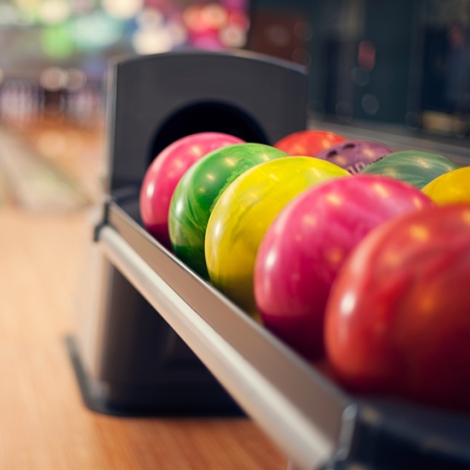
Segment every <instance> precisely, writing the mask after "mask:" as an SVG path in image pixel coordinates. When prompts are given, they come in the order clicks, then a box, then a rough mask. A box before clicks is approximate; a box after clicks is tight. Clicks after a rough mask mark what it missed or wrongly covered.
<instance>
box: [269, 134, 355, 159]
mask: <svg viewBox="0 0 470 470" xmlns="http://www.w3.org/2000/svg"><path fill="white" fill-rule="evenodd" d="M345 140H346V139H345V138H344V137H342V136H340V135H338V134H334V133H333V132H327V131H317V130H306V131H299V132H294V133H293V134H289V135H288V136H286V137H284V138H282V139H281V140H279V141H278V142H276V143H275V144H274V147H276V148H278V149H280V150H283V151H284V152H286V153H288V154H289V155H294V156H308V157H316V156H317V154H319V153H320V152H322V151H323V150H325V149H327V148H330V147H331V146H333V145H335V144H337V143H338V142H343V141H345Z"/></svg>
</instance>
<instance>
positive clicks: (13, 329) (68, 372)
mask: <svg viewBox="0 0 470 470" xmlns="http://www.w3.org/2000/svg"><path fill="white" fill-rule="evenodd" d="M87 217H88V216H87V213H86V211H85V210H83V209H81V210H75V211H69V212H66V213H62V214H55V215H54V214H51V213H47V211H46V212H32V211H26V210H24V209H20V208H18V207H17V206H16V205H14V204H9V203H7V202H3V204H2V205H0V469H1V470H4V469H5V470H16V469H22V470H23V469H25V470H29V469H40V470H51V469H60V470H67V469H77V470H88V469H90V470H92V469H97V470H98V469H99V470H107V469H109V470H118V469H132V470H134V469H136V470H137V469H171V470H175V469H181V470H183V469H188V470H189V469H204V470H207V469H217V470H221V469H224V470H227V469H228V470H230V469H240V470H242V469H250V470H256V469H260V470H261V469H263V470H269V469H280V470H282V469H284V468H285V465H286V461H285V458H284V456H283V455H282V454H281V453H280V452H279V451H278V450H277V448H276V447H274V446H273V445H272V444H271V442H270V441H269V440H268V439H267V438H266V437H265V436H264V434H263V433H262V432H261V431H260V430H259V428H258V427H257V426H256V424H255V423H253V422H251V421H250V420H248V419H204V420H201V419H153V418H152V419H129V418H116V417H110V416H105V415H100V414H96V413H93V412H91V411H89V410H88V409H87V408H85V407H84V405H83V403H82V400H81V396H80V394H79V389H78V386H77V383H76V380H75V376H74V373H73V369H72V366H71V364H70V361H69V357H68V355H67V351H66V347H65V343H64V339H65V336H66V335H68V334H70V333H73V328H74V320H73V319H74V308H75V307H74V306H75V305H76V302H75V300H76V295H77V286H78V284H79V283H80V279H79V277H80V275H82V272H81V271H80V268H79V266H80V265H81V263H82V255H83V248H84V244H86V243H88V240H89V238H90V233H89V224H88V223H87Z"/></svg>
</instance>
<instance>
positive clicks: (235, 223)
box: [206, 157, 350, 315]
mask: <svg viewBox="0 0 470 470" xmlns="http://www.w3.org/2000/svg"><path fill="white" fill-rule="evenodd" d="M338 177H350V175H349V173H348V172H347V171H346V170H344V169H343V168H340V167H339V166H336V165H333V164H332V163H329V162H325V161H323V160H319V159H318V158H310V157H289V158H281V159H278V160H274V161H272V162H268V163H264V164H262V165H258V166H257V167H256V168H253V169H251V170H249V171H247V172H246V173H244V174H243V175H242V176H240V177H239V178H238V179H237V180H236V181H234V182H233V183H232V184H231V185H230V186H229V187H228V188H227V190H226V191H225V192H224V194H223V195H222V197H221V198H220V199H219V201H218V202H217V204H216V205H215V207H214V210H213V211H212V214H211V217H210V220H209V224H208V226H207V233H206V261H207V268H208V270H209V275H210V279H211V281H212V282H213V284H214V285H215V286H216V287H217V288H218V289H219V290H221V291H222V292H223V293H225V294H226V295H227V296H228V297H229V298H231V299H232V300H233V301H235V303H237V304H238V305H240V306H241V307H242V308H243V309H244V310H245V311H246V312H247V313H249V314H252V315H255V314H256V307H255V300H254V292H253V270H254V265H255V258H256V254H257V252H258V247H259V245H260V243H261V241H262V239H263V237H264V235H265V233H266V231H267V229H268V228H269V226H270V225H271V223H272V222H273V220H274V219H275V217H276V216H277V215H278V214H279V212H280V211H281V210H282V209H283V208H284V207H285V206H286V204H287V203H288V202H290V201H291V200H292V199H293V198H294V197H295V196H297V195H298V194H300V193H301V192H302V191H304V190H305V189H307V188H309V187H311V186H314V185H317V184H320V183H322V182H324V181H328V180H329V179H332V178H338Z"/></svg>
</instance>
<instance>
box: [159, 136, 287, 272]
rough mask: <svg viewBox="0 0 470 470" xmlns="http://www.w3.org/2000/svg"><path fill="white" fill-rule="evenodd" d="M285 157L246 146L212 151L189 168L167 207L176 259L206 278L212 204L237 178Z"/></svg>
mask: <svg viewBox="0 0 470 470" xmlns="http://www.w3.org/2000/svg"><path fill="white" fill-rule="evenodd" d="M285 156H286V153H285V152H283V151H282V150H278V149H275V148H274V147H270V146H269V145H262V144H252V143H250V144H248V143H245V144H236V145H231V146H229V147H224V148H221V149H218V150H214V151H213V152H211V153H209V154H208V155H206V156H205V157H203V158H202V159H200V160H198V161H197V162H196V163H195V164H194V165H193V166H191V168H190V169H189V170H188V171H187V172H186V173H185V174H184V176H183V177H182V178H181V180H180V182H179V183H178V185H177V187H176V190H175V192H174V194H173V197H172V199H171V203H170V213H169V220H168V222H169V229H170V240H171V245H172V247H173V251H174V253H175V254H176V256H178V258H180V259H181V260H182V261H183V262H184V263H186V264H187V265H188V266H189V267H191V268H192V269H193V270H194V271H196V272H197V273H198V274H200V275H201V276H203V277H205V278H207V277H208V274H207V268H206V261H205V256H204V237H205V233H206V226H207V221H208V220H209V215H210V213H211V211H212V208H213V207H214V204H215V203H216V201H217V200H218V198H219V197H220V195H221V194H222V193H223V192H224V190H225V188H226V187H227V186H228V185H229V184H230V183H231V182H232V181H234V180H235V178H237V176H239V175H241V174H242V173H243V172H245V171H246V170H248V169H250V168H252V167H253V166H255V165H258V164H260V163H264V162H267V161H269V160H273V159H276V158H280V157H285Z"/></svg>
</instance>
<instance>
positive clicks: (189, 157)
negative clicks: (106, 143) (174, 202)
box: [139, 132, 244, 248]
mask: <svg viewBox="0 0 470 470" xmlns="http://www.w3.org/2000/svg"><path fill="white" fill-rule="evenodd" d="M243 142H244V141H243V140H241V139H239V138H238V137H234V136H233V135H229V134H223V133H220V132H201V133H198V134H192V135H188V136H185V137H183V138H181V139H178V140H177V141H175V142H173V143H172V144H170V145H169V146H168V147H166V148H165V149H164V150H162V151H161V152H160V153H159V154H158V155H157V156H156V157H155V159H154V160H153V162H152V163H151V164H150V166H149V168H148V170H147V172H146V173H145V177H144V181H143V183H142V186H141V190H140V201H139V202H140V215H141V217H142V221H143V223H144V225H145V227H146V229H147V230H148V231H149V232H150V233H151V234H152V235H153V236H154V237H155V238H156V239H157V240H158V241H160V242H161V243H162V244H163V245H165V246H166V247H167V248H171V243H170V235H169V232H168V211H169V209H170V201H171V197H172V196H173V193H174V191H175V189H176V186H177V184H178V182H179V180H180V179H181V178H182V177H183V175H184V173H185V172H186V170H188V169H189V167H190V166H191V165H192V164H193V163H195V162H196V161H198V160H199V159H200V158H202V157H204V156H205V155H207V154H208V153H210V152H212V151H213V150H216V149H218V148H221V147H226V146H228V145H233V144H240V143H243Z"/></svg>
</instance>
